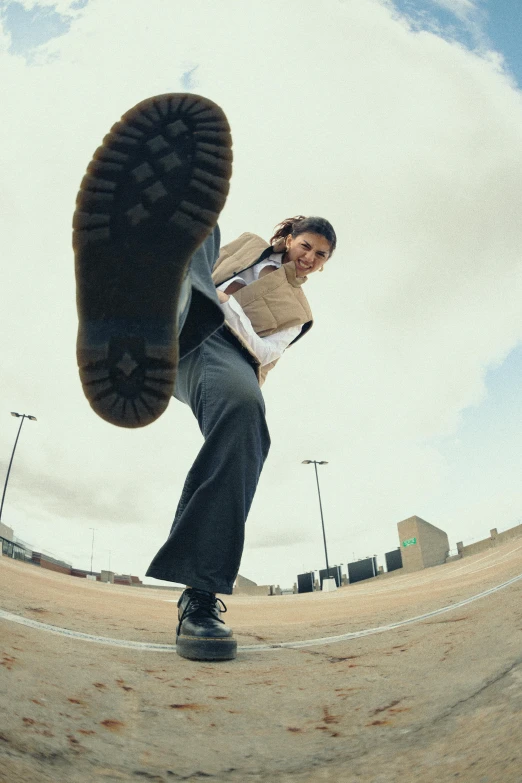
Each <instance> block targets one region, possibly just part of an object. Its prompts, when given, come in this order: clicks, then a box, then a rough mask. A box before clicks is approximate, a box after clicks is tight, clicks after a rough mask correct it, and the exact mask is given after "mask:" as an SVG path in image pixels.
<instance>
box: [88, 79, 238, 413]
mask: <svg viewBox="0 0 522 783" xmlns="http://www.w3.org/2000/svg"><path fill="white" fill-rule="evenodd" d="M231 143H232V140H231V138H230V132H229V127H228V123H227V120H226V117H225V115H224V114H223V112H222V110H221V109H220V108H219V106H216V104H214V103H212V101H210V100H208V99H207V98H202V97H200V96H198V95H190V94H182V93H180V94H176V93H173V94H167V95H158V96H156V97H154V98H148V99H147V100H145V101H142V102H141V103H139V104H138V105H137V106H135V107H134V108H133V109H131V110H130V111H128V112H127V113H126V114H124V115H123V117H122V119H121V121H120V122H118V123H116V125H114V126H113V127H112V129H111V131H110V133H108V135H107V136H105V138H104V140H103V143H102V145H101V146H100V147H98V149H97V150H96V152H95V153H94V157H93V160H92V161H91V162H90V164H89V166H88V169H87V174H86V175H85V177H84V178H83V180H82V183H81V185H80V191H79V193H78V197H77V201H76V211H75V213H74V219H73V226H74V234H73V245H74V250H75V257H76V281H77V306H78V318H79V326H78V340H77V357H78V366H79V369H80V378H81V381H82V384H83V390H84V393H85V395H86V397H87V399H88V400H89V403H90V404H91V406H92V408H93V409H94V410H95V411H96V413H97V414H98V415H99V416H101V417H102V419H106V420H107V421H109V422H111V423H112V424H116V425H118V426H120V427H143V426H144V425H146V424H150V422H152V421H154V420H155V419H157V418H158V416H160V415H161V414H162V413H163V411H164V410H165V409H166V407H167V405H168V403H169V400H170V398H171V396H172V393H173V390H174V384H175V380H176V369H177V362H178V316H179V315H180V310H181V309H182V308H183V305H184V300H185V299H186V294H187V281H186V277H187V272H188V268H189V265H190V260H191V257H192V255H193V254H194V252H195V250H196V249H197V248H198V247H199V246H200V245H201V244H202V243H203V242H204V240H205V239H206V237H207V236H208V235H209V234H210V233H211V232H212V231H213V229H214V226H215V225H216V223H217V219H218V215H219V213H220V211H221V209H222V207H223V205H224V203H225V199H226V196H227V193H228V187H229V183H228V180H229V178H230V175H231V173H232V163H231V161H232V151H231Z"/></svg>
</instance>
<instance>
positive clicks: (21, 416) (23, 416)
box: [0, 411, 36, 522]
mask: <svg viewBox="0 0 522 783" xmlns="http://www.w3.org/2000/svg"><path fill="white" fill-rule="evenodd" d="M11 416H15V417H16V418H19V419H22V421H21V422H20V426H19V427H18V433H17V435H16V439H15V442H14V446H13V451H12V452H11V459H10V460H9V467H8V468H7V476H6V477H5V484H4V491H3V493H2V502H1V503H0V522H1V521H2V511H3V508H4V498H5V492H6V489H7V482H8V481H9V474H10V472H11V465H12V464H13V457H14V454H15V450H16V444H17V443H18V438H19V437H20V431H21V429H22V424H23V423H24V419H31V421H36V416H29V415H28V414H27V413H16V411H11Z"/></svg>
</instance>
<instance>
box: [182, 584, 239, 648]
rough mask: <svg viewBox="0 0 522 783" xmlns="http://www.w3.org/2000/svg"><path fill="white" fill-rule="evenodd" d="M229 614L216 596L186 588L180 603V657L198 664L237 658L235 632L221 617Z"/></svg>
mask: <svg viewBox="0 0 522 783" xmlns="http://www.w3.org/2000/svg"><path fill="white" fill-rule="evenodd" d="M218 603H219V604H221V606H222V607H223V608H222V609H220V607H219V606H218ZM226 611H227V607H226V606H225V604H224V603H223V601H222V600H221V599H220V598H216V596H215V594H214V593H209V592H207V591H206V590H196V589H195V588H193V587H187V589H186V590H184V591H183V593H182V594H181V598H180V599H179V601H178V619H179V624H178V627H177V630H176V652H177V653H178V655H181V656H182V657H183V658H191V659H192V660H195V661H225V660H230V659H231V658H235V657H236V651H237V642H236V640H235V639H234V638H233V636H232V629H231V628H228V626H226V625H225V623H224V621H223V620H221V619H220V617H219V615H220V613H221V612H226Z"/></svg>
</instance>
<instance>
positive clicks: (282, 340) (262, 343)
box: [218, 253, 302, 366]
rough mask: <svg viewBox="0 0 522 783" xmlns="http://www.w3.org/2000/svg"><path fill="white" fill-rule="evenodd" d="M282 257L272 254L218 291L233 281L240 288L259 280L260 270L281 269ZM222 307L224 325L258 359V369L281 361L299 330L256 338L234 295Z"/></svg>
mask: <svg viewBox="0 0 522 783" xmlns="http://www.w3.org/2000/svg"><path fill="white" fill-rule="evenodd" d="M282 258H283V254H282V253H272V255H271V256H269V257H268V258H265V259H264V260H263V261H260V262H259V263H258V264H255V265H254V266H251V267H250V268H249V269H245V270H244V271H243V272H241V273H240V274H239V275H236V276H235V277H232V278H231V279H230V280H227V281H226V282H225V283H222V284H221V285H219V286H218V290H220V291H226V289H227V288H228V287H229V285H232V283H233V282H236V281H237V282H240V283H243V285H249V284H250V283H253V282H254V281H256V280H258V279H259V274H260V272H261V270H262V269H264V268H265V267H266V266H272V267H276V268H277V269H279V268H280V267H281V266H282ZM221 307H222V309H223V313H224V315H225V320H226V321H227V323H229V324H230V326H231V327H232V328H233V329H234V331H236V332H237V333H238V334H240V335H241V337H242V338H243V339H244V340H246V342H247V343H248V345H249V346H250V348H251V349H252V350H253V351H254V353H255V354H256V356H257V358H258V359H259V362H260V364H261V366H263V365H265V364H270V362H273V361H275V360H276V359H280V358H281V356H282V355H283V353H284V351H285V349H286V348H288V346H289V345H290V343H291V342H293V340H295V338H296V337H297V336H298V334H299V333H300V332H301V329H302V327H301V326H289V327H288V328H287V329H280V330H279V331H278V332H275V333H274V334H270V335H268V337H259V335H258V334H256V332H255V331H254V329H253V328H252V324H251V322H250V319H249V318H248V316H247V315H246V313H245V311H244V310H243V308H242V307H241V305H240V304H239V302H238V301H237V300H236V299H234V297H233V296H231V297H230V299H229V300H228V302H221Z"/></svg>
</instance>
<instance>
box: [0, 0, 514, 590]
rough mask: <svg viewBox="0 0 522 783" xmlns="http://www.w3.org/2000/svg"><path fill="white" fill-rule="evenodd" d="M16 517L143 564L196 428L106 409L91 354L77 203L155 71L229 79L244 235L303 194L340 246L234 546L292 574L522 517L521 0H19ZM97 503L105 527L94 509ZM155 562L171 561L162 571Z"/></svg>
mask: <svg viewBox="0 0 522 783" xmlns="http://www.w3.org/2000/svg"><path fill="white" fill-rule="evenodd" d="M0 22H1V28H0V73H1V79H0V85H1V86H0V95H1V105H2V107H3V118H4V121H3V123H2V124H1V126H0V144H1V149H2V152H3V155H2V159H3V163H2V171H3V177H2V190H1V192H0V225H1V237H2V263H1V267H0V269H1V285H0V295H1V303H2V304H1V308H0V356H1V361H2V374H1V377H0V422H1V424H0V483H2V482H3V477H4V476H5V474H6V472H7V466H8V463H9V459H10V456H11V451H12V448H13V444H14V440H15V437H16V433H17V427H18V421H19V420H17V419H15V418H12V417H11V416H10V411H18V412H19V413H27V414H32V415H34V416H36V417H37V421H36V422H31V421H25V423H24V425H23V429H22V432H21V435H20V439H19V442H18V446H17V451H16V454H15V458H14V462H13V468H12V471H11V475H10V479H9V485H8V488H7V493H6V498H5V504H4V510H3V515H2V522H3V523H4V524H7V525H9V526H11V527H13V528H14V531H15V535H16V536H17V537H18V538H19V539H21V540H23V541H25V542H27V543H28V544H30V545H31V546H32V547H33V548H34V549H35V550H37V551H43V552H48V553H50V554H52V555H53V556H55V557H57V558H59V559H62V560H65V561H66V562H70V563H72V564H73V565H74V566H75V567H78V568H87V569H88V568H90V560H91V552H92V554H93V567H94V569H95V570H100V569H102V568H108V565H109V559H110V564H111V568H112V569H113V570H115V571H117V572H119V573H132V574H135V575H138V576H140V577H141V578H143V576H144V573H145V571H146V569H147V566H148V564H149V562H150V560H151V559H152V557H153V556H154V554H155V553H156V551H157V550H158V549H159V547H160V546H161V545H162V544H163V542H164V540H165V538H166V536H167V534H168V531H169V528H170V524H171V520H172V517H173V515H174V511H175V508H176V504H177V500H178V497H179V495H180V492H181V488H182V485H183V481H184V478H185V475H186V473H187V471H188V469H189V468H190V465H191V463H192V461H193V459H194V458H195V455H196V454H197V451H198V449H199V446H200V444H201V435H200V433H199V430H198V427H197V424H196V422H195V420H194V419H193V417H192V414H191V412H190V410H189V409H188V408H186V407H185V406H183V405H182V404H181V403H179V402H178V401H176V400H173V401H172V403H171V404H170V405H169V407H168V409H167V411H166V412H165V414H164V415H163V416H162V417H161V418H160V419H159V420H158V421H156V422H154V423H153V424H152V425H150V426H148V427H145V428H143V429H139V430H125V429H121V428H118V427H113V426H112V425H110V424H107V423H106V422H104V421H102V420H101V419H99V418H98V417H97V416H96V415H95V414H94V413H93V412H92V410H91V409H90V407H89V405H88V403H87V402H86V400H85V399H84V397H83V393H82V391H81V387H80V384H79V381H78V377H77V369H76V363H75V338H76V326H77V316H76V308H75V293H74V274H73V254H72V249H71V219H72V213H73V210H74V202H75V197H76V192H77V190H78V187H79V184H80V181H81V179H82V176H83V173H84V171H85V168H86V166H87V164H88V162H89V160H90V158H91V156H92V153H93V152H94V150H95V149H96V147H97V146H98V145H99V143H100V142H101V139H102V138H103V136H104V135H105V134H106V133H107V131H108V130H109V128H110V127H111V125H112V124H113V123H114V122H116V121H117V120H118V119H119V117H120V116H121V114H122V113H123V112H125V111H126V110H127V109H128V108H130V107H131V106H133V105H134V104H135V103H137V102H138V101H140V100H142V99H143V98H146V97H149V96H151V95H155V94H161V93H165V92H182V91H189V92H194V93H197V94H201V95H205V96H207V97H209V98H211V99H212V100H214V101H215V102H217V103H219V104H220V105H221V106H222V107H223V109H224V111H225V113H226V114H227V116H228V118H229V121H230V124H231V127H232V134H233V139H234V174H233V178H232V184H231V191H230V196H229V199H228V201H227V204H226V206H225V209H224V211H223V213H222V215H221V218H220V226H221V233H222V240H223V242H224V243H226V242H228V241H231V240H233V239H235V238H236V237H237V236H238V235H239V234H241V233H242V232H244V231H252V232H254V233H257V234H259V235H261V236H263V237H265V238H269V237H270V236H271V234H272V228H273V226H274V225H275V224H276V223H278V222H279V221H280V220H282V219H283V218H286V217H289V216H291V215H294V214H299V213H301V214H316V215H322V216H324V217H326V218H328V219H329V220H330V221H331V222H332V224H333V225H334V227H335V229H336V231H337V235H338V248H337V250H336V252H335V254H334V256H333V257H332V258H331V260H329V261H328V264H327V266H326V268H325V272H324V274H321V275H314V276H313V277H311V278H310V280H309V281H308V282H307V284H306V289H305V292H306V294H307V297H308V298H309V301H310V303H311V307H312V310H313V313H314V319H315V322H314V326H313V329H312V330H311V331H310V333H309V334H308V335H307V337H306V339H303V340H301V341H299V342H298V344H296V345H295V346H292V347H291V348H290V349H288V351H287V352H286V353H285V355H284V356H283V358H282V359H281V361H280V362H279V364H278V366H277V368H276V369H274V370H273V371H272V372H271V373H270V375H269V378H268V380H267V382H266V384H265V385H264V387H263V394H264V397H265V401H266V406H267V418H268V424H269V428H270V432H271V438H272V448H271V452H270V455H269V458H268V460H267V463H266V465H265V468H264V471H263V474H262V476H261V480H260V483H259V488H258V492H257V494H256V497H255V499H254V504H253V506H252V509H251V513H250V516H249V519H248V522H247V536H246V546H245V552H244V556H243V562H242V565H241V569H240V572H241V573H242V574H243V575H244V576H246V577H248V578H250V579H253V580H254V581H256V582H257V583H258V584H279V585H281V587H291V586H292V584H293V582H294V581H296V577H297V574H298V573H301V572H303V571H307V570H316V569H319V568H322V567H324V549H323V540H322V531H321V520H320V515H319V505H318V497H317V488H316V484H315V475H314V471H313V466H311V465H302V464H301V463H302V461H303V460H305V459H315V460H325V461H327V462H328V464H327V465H323V466H321V467H320V468H319V470H320V485H321V497H322V504H323V512H324V522H325V528H326V537H327V544H328V558H329V562H330V564H331V565H332V564H341V565H342V566H343V570H344V571H346V563H347V562H349V561H351V560H352V559H357V558H362V557H366V556H368V555H373V554H376V555H377V558H378V562H379V564H380V565H383V564H384V553H385V552H387V551H390V550H392V549H395V548H396V547H397V546H398V545H399V543H400V542H399V540H398V535H397V523H398V522H399V521H400V520H402V519H405V518H407V517H410V516H412V515H414V514H416V515H418V516H420V517H422V518H423V519H425V520H427V521H428V522H430V523H431V524H433V525H436V526H437V527H440V528H442V529H443V530H445V531H446V532H447V534H448V536H449V540H450V545H451V547H452V549H455V547H456V542H457V541H464V543H470V542H472V541H474V540H478V539H481V538H484V537H486V536H487V535H488V534H489V530H490V529H491V528H493V527H496V528H497V529H498V530H499V531H501V530H505V529H507V528H509V527H512V526H514V525H516V524H519V523H520V521H521V520H522V485H521V482H520V475H521V473H522V454H521V449H520V444H521V443H522V419H521V416H520V403H519V396H520V395H519V392H520V385H521V383H520V382H521V379H522V323H521V319H520V311H521V301H522V258H521V253H520V247H521V246H522V224H521V221H520V214H519V213H520V206H519V205H520V200H521V197H522V143H521V142H522V99H521V98H522V96H521V89H520V88H521V86H522V55H521V53H520V46H519V41H520V36H521V33H522V12H521V8H520V5H519V3H518V0H517V2H515V0H415V2H413V0H397V2H391V0H304V1H303V0H283V2H282V1H281V0H262V2H261V0H249V3H248V4H247V3H244V2H240V0H205V1H204V2H203V3H198V4H194V3H190V4H187V3H185V4H182V3H179V2H176V0H152V1H151V2H149V3H147V4H145V3H144V2H143V1H142V0H125V2H123V0H115V2H112V3H106V2H103V0H87V1H86V0H80V1H78V0H76V2H70V1H69V0H57V1H55V2H53V1H52V0H40V2H34V1H33V0H20V1H19V2H11V1H10V0H3V2H1V1H0ZM93 531H94V549H93V550H92V536H93ZM146 581H147V582H149V583H151V584H152V583H158V582H156V580H152V579H147V580H146Z"/></svg>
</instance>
